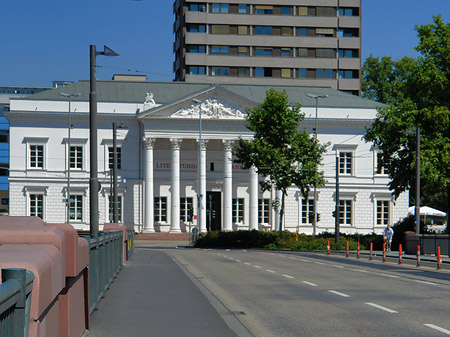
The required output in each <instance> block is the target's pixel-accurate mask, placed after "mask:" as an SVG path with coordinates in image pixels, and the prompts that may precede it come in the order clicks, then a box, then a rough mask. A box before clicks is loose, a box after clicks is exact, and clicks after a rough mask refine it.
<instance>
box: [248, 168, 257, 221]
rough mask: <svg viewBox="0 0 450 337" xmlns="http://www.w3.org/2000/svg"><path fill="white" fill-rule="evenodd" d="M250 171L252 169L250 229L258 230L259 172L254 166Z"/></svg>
mask: <svg viewBox="0 0 450 337" xmlns="http://www.w3.org/2000/svg"><path fill="white" fill-rule="evenodd" d="M249 171H250V205H249V215H250V222H249V226H248V229H249V230H253V229H256V230H258V173H257V171H256V168H255V167H254V166H252V167H251V168H250V170H249Z"/></svg>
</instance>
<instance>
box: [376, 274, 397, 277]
mask: <svg viewBox="0 0 450 337" xmlns="http://www.w3.org/2000/svg"><path fill="white" fill-rule="evenodd" d="M380 276H386V277H392V278H398V276H397V275H389V274H380Z"/></svg>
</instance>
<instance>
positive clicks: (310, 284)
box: [302, 281, 317, 287]
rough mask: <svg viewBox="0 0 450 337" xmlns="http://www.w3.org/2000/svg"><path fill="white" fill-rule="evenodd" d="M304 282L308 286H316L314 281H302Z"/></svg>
mask: <svg viewBox="0 0 450 337" xmlns="http://www.w3.org/2000/svg"><path fill="white" fill-rule="evenodd" d="M302 282H303V283H304V284H307V285H309V286H311V287H317V284H315V283H311V282H308V281H302Z"/></svg>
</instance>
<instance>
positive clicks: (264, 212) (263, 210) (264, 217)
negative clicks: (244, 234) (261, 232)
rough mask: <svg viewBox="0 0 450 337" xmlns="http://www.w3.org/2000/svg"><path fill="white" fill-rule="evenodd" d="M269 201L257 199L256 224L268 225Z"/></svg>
mask: <svg viewBox="0 0 450 337" xmlns="http://www.w3.org/2000/svg"><path fill="white" fill-rule="evenodd" d="M269 204H270V203H269V199H258V223H260V224H268V223H269V214H270V208H269Z"/></svg>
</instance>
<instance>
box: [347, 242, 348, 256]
mask: <svg viewBox="0 0 450 337" xmlns="http://www.w3.org/2000/svg"><path fill="white" fill-rule="evenodd" d="M347 257H348V241H347Z"/></svg>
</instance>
